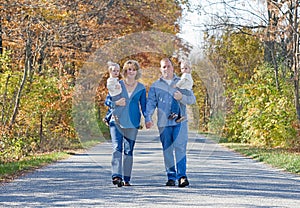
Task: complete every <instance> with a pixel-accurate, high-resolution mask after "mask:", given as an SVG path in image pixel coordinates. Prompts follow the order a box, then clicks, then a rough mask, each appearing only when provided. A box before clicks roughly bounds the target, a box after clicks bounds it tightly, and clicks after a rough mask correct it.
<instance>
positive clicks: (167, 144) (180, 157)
mask: <svg viewBox="0 0 300 208" xmlns="http://www.w3.org/2000/svg"><path fill="white" fill-rule="evenodd" d="M159 134H160V141H161V143H162V147H163V156H164V163H165V168H166V172H167V176H168V179H169V180H176V179H180V178H181V177H183V176H185V177H186V146H187V141H188V126H187V122H181V123H179V124H178V125H175V126H166V127H160V128H159ZM174 154H175V160H174ZM175 161H176V163H175Z"/></svg>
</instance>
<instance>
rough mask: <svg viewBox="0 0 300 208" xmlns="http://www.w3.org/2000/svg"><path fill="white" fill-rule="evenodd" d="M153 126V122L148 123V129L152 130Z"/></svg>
mask: <svg viewBox="0 0 300 208" xmlns="http://www.w3.org/2000/svg"><path fill="white" fill-rule="evenodd" d="M152 126H153V121H148V122H146V128H147V129H150V128H151V127H152Z"/></svg>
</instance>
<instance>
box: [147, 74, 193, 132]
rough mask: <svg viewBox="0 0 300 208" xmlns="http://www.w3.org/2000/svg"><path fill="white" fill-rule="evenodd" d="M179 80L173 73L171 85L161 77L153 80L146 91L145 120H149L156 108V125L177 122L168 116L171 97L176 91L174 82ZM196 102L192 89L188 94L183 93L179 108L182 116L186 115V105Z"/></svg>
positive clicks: (172, 124) (169, 124)
mask: <svg viewBox="0 0 300 208" xmlns="http://www.w3.org/2000/svg"><path fill="white" fill-rule="evenodd" d="M179 80H180V78H179V77H177V76H176V75H174V77H173V80H172V82H171V85H169V84H168V83H167V82H166V81H164V80H163V79H162V78H160V79H158V80H157V81H156V82H154V83H153V84H152V85H151V87H150V89H149V92H148V100H147V107H146V109H147V111H146V118H145V121H146V122H148V121H151V120H152V115H153V113H154V111H155V109H156V108H157V126H158V127H165V126H174V125H177V124H178V123H176V122H175V120H174V119H173V120H169V119H168V116H169V115H170V113H171V103H172V99H173V94H174V92H175V91H177V89H176V88H174V87H173V86H175V84H176V83H177V82H178V81H179ZM195 102H196V97H195V95H194V93H193V91H192V90H190V93H189V94H188V95H184V94H183V97H182V99H181V100H180V108H181V113H182V116H185V117H187V113H186V105H191V104H194V103H195Z"/></svg>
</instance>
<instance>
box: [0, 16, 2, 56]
mask: <svg viewBox="0 0 300 208" xmlns="http://www.w3.org/2000/svg"><path fill="white" fill-rule="evenodd" d="M2 42H3V40H2V18H1V17H0V55H2V54H3V43H2Z"/></svg>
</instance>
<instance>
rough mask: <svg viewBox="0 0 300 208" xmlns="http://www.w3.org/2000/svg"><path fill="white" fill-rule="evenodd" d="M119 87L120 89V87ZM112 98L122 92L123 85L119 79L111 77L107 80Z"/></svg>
mask: <svg viewBox="0 0 300 208" xmlns="http://www.w3.org/2000/svg"><path fill="white" fill-rule="evenodd" d="M118 86H119V87H118ZM106 87H107V89H108V92H109V94H110V96H116V95H118V94H120V93H121V92H122V87H121V84H120V83H119V79H118V78H114V77H110V78H108V79H107V85H106Z"/></svg>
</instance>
